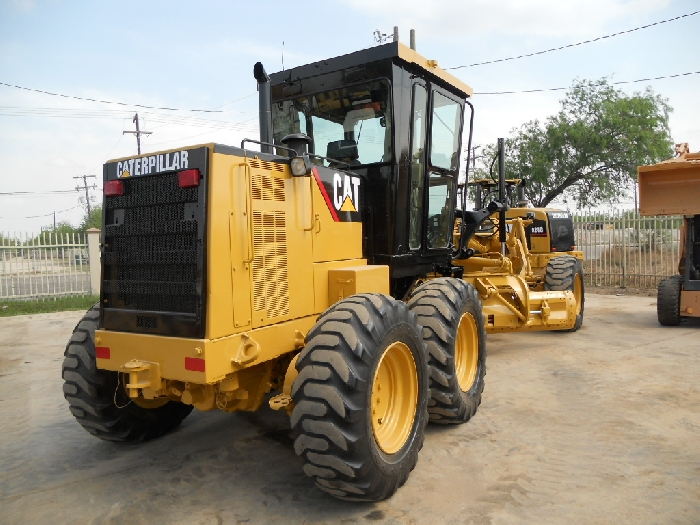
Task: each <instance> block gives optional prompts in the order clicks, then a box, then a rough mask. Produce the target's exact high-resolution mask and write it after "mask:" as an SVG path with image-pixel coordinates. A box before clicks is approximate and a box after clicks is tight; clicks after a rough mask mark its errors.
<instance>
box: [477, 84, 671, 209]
mask: <svg viewBox="0 0 700 525" xmlns="http://www.w3.org/2000/svg"><path fill="white" fill-rule="evenodd" d="M671 111H672V109H671V107H670V106H669V105H668V103H667V101H666V99H664V98H662V97H661V96H659V95H655V94H654V92H653V91H652V90H651V88H647V89H646V91H644V93H635V94H634V95H632V96H627V95H625V94H624V93H623V92H622V91H620V90H617V89H615V88H614V87H612V86H611V85H610V84H609V82H608V80H607V79H601V80H597V81H587V80H581V81H576V82H575V83H574V84H573V86H572V87H571V88H570V89H569V91H568V92H567V94H566V96H565V97H564V99H563V100H562V101H561V109H560V111H559V112H558V113H557V114H556V115H553V116H551V117H549V118H547V119H546V120H545V121H544V122H540V121H539V120H533V121H530V122H527V123H525V124H523V125H522V127H520V129H514V130H513V131H512V133H513V135H514V136H513V137H511V138H509V139H507V140H506V177H508V178H525V179H527V187H526V190H525V193H526V196H527V198H528V199H529V200H530V201H531V202H532V203H533V204H534V205H535V206H547V205H548V204H549V203H550V202H552V200H554V199H555V198H557V197H559V196H564V197H570V198H573V199H574V200H575V201H576V202H577V203H578V207H579V208H582V207H584V206H594V205H596V204H599V203H601V202H612V201H616V200H617V199H618V198H619V197H620V195H621V194H623V193H624V191H625V189H627V188H629V187H630V185H631V184H634V183H636V182H635V181H636V175H637V166H642V165H647V164H654V163H656V162H659V161H661V160H664V159H668V158H670V157H671V156H672V155H673V149H672V145H673V144H672V141H671V137H670V132H669V127H668V115H669V113H670V112H671ZM484 153H485V156H486V157H487V159H486V161H487V162H486V163H485V164H484V167H482V168H481V171H480V174H479V175H480V176H484V175H485V174H486V175H488V169H487V166H488V165H489V164H490V160H491V158H493V155H494V154H495V146H490V147H489V148H486V150H485V151H484ZM489 154H490V155H489Z"/></svg>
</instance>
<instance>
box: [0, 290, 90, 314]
mask: <svg viewBox="0 0 700 525" xmlns="http://www.w3.org/2000/svg"><path fill="white" fill-rule="evenodd" d="M99 300H100V298H99V297H98V296H96V295H82V296H74V297H58V298H47V299H46V300H39V299H34V300H30V301H24V300H2V301H0V317H11V316H13V315H27V314H43V313H48V312H64V311H68V310H82V311H87V310H89V309H90V307H92V305H93V304H95V303H96V302H97V301H99Z"/></svg>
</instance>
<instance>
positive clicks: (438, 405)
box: [408, 277, 486, 424]
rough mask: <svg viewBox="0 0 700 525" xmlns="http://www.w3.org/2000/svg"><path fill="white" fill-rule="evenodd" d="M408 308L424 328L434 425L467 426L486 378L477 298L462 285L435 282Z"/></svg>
mask: <svg viewBox="0 0 700 525" xmlns="http://www.w3.org/2000/svg"><path fill="white" fill-rule="evenodd" d="M408 307H409V308H410V309H411V311H412V312H413V313H415V314H416V316H417V317H418V323H419V324H420V325H421V326H422V327H423V340H424V341H425V343H426V346H427V348H428V364H429V366H430V395H431V399H430V403H429V404H428V414H429V415H430V422H431V423H438V424H461V423H466V422H467V421H469V420H470V419H471V418H472V416H473V415H474V414H476V411H477V409H478V408H479V405H480V404H481V394H482V392H483V391H484V375H485V374H486V331H485V328H484V316H483V314H482V309H481V300H480V299H479V294H478V293H477V291H476V290H475V289H474V287H473V286H472V285H470V284H468V283H466V282H464V281H462V280H461V279H454V278H451V277H443V278H439V279H432V280H430V281H428V282H426V283H424V284H422V285H421V286H420V287H418V288H417V289H416V290H415V292H414V293H413V295H412V296H411V298H410V299H409V301H408Z"/></svg>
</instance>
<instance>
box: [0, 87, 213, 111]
mask: <svg viewBox="0 0 700 525" xmlns="http://www.w3.org/2000/svg"><path fill="white" fill-rule="evenodd" d="M0 85H1V86H7V87H11V88H16V89H22V90H25V91H32V92H34V93H41V94H43V95H51V96H54V97H62V98H71V99H74V100H84V101H86V102H99V103H101V104H116V105H118V106H126V107H133V108H144V109H159V110H163V111H190V112H196V113H223V112H222V111H220V110H217V109H182V108H170V107H159V106H147V105H145V104H130V103H126V102H116V101H114V100H100V99H94V98H88V97H79V96H76V95H64V94H61V93H52V92H51V91H44V90H42V89H34V88H28V87H24V86H17V85H15V84H8V83H7V82H0Z"/></svg>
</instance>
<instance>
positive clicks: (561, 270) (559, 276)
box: [544, 255, 586, 332]
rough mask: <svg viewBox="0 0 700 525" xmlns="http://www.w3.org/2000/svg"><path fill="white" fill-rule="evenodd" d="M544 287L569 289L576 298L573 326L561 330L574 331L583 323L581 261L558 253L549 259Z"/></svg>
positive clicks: (583, 299)
mask: <svg viewBox="0 0 700 525" xmlns="http://www.w3.org/2000/svg"><path fill="white" fill-rule="evenodd" d="M544 289H545V291H547V290H559V291H567V290H568V291H571V292H573V293H574V298H575V299H576V322H575V323H574V326H573V328H570V329H568V330H563V331H565V332H576V331H577V330H578V329H579V328H581V325H583V305H584V302H585V298H586V297H585V288H584V285H583V263H581V261H580V260H579V259H577V258H576V257H573V256H571V255H560V256H558V257H554V258H552V259H550V260H549V262H548V263H547V268H546V269H545V276H544Z"/></svg>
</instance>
